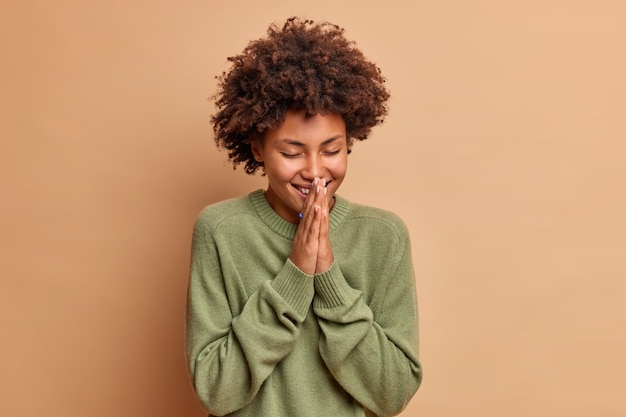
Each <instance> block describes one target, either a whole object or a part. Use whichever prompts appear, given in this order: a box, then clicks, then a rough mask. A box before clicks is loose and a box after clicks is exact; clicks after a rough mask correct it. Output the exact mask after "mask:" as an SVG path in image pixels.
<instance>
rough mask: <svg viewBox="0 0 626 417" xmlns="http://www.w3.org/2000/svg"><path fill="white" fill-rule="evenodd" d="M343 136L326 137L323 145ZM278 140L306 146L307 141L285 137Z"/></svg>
mask: <svg viewBox="0 0 626 417" xmlns="http://www.w3.org/2000/svg"><path fill="white" fill-rule="evenodd" d="M342 137H343V135H342V134H339V135H335V136H332V137H330V138H328V139H326V140H325V141H324V142H322V145H328V144H329V143H332V142H334V141H336V140H338V139H341V138H342ZM278 142H280V143H286V144H288V145H294V146H306V144H305V143H303V142H300V141H299V140H296V139H289V138H284V139H280V140H279V141H278Z"/></svg>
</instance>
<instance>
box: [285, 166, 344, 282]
mask: <svg viewBox="0 0 626 417" xmlns="http://www.w3.org/2000/svg"><path fill="white" fill-rule="evenodd" d="M324 182H325V181H321V180H320V179H319V178H315V180H313V183H312V184H311V189H310V191H309V196H308V197H307V198H306V200H305V201H304V207H303V208H302V219H301V220H300V224H299V226H298V230H297V232H296V236H295V237H294V239H293V245H292V247H291V254H290V255H289V259H291V262H293V263H294V265H296V266H297V267H298V268H299V269H300V270H301V271H302V272H304V273H306V274H309V275H313V274H318V273H321V272H325V271H326V270H328V268H330V266H331V265H332V263H333V260H334V257H333V253H332V248H331V246H330V238H329V229H330V222H329V214H328V213H329V208H328V200H327V198H326V187H325V185H326V184H325V183H324Z"/></svg>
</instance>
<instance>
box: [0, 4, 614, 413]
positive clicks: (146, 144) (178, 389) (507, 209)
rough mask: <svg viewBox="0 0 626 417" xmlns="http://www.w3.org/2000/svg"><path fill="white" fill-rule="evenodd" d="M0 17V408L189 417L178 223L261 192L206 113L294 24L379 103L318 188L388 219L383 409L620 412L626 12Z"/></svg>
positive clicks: (584, 8)
mask: <svg viewBox="0 0 626 417" xmlns="http://www.w3.org/2000/svg"><path fill="white" fill-rule="evenodd" d="M2 3H3V4H2V12H1V13H0V35H1V36H0V48H1V49H0V52H1V54H0V60H1V61H2V63H1V65H0V75H1V77H0V83H1V84H0V87H1V88H0V111H1V112H0V138H1V145H0V172H1V174H2V175H1V176H0V191H1V198H2V204H1V205H0V246H1V248H0V260H1V262H0V277H1V287H0V329H2V330H1V331H2V343H1V345H0V415H3V416H11V417H26V416H29V417H30V416H35V415H46V416H50V417H57V416H58V417H78V416H85V415H88V416H94V417H95V416H103V417H104V416H121V417H136V416H162V417H166V416H168V417H171V416H189V417H191V416H201V415H203V412H202V411H201V410H200V408H199V407H198V406H197V404H196V402H195V399H194V397H193V394H192V391H191V388H190V384H189V383H188V381H187V375H186V371H185V366H184V356H183V310H184V295H185V290H186V276H187V270H188V266H187V262H188V257H189V240H190V233H191V226H192V223H193V220H194V216H195V215H196V213H197V212H198V211H199V210H200V209H201V207H203V206H204V205H206V204H208V203H211V202H214V201H217V200H220V199H223V198H226V197H231V196H236V195H241V194H243V193H246V192H248V191H249V190H251V189H254V188H257V187H261V186H262V185H263V184H264V181H263V179H262V178H260V177H256V178H251V177H248V176H246V175H245V174H244V173H243V172H242V171H241V170H238V171H233V170H232V169H231V167H230V166H229V165H228V164H227V163H226V162H225V155H224V153H220V152H218V151H216V150H215V149H214V146H213V142H212V136H211V131H210V127H209V124H208V114H209V110H210V106H209V103H208V101H207V97H208V96H209V95H210V94H211V93H212V92H213V91H214V88H215V80H214V79H213V76H214V75H215V74H217V73H219V72H221V71H222V70H223V69H225V68H226V61H225V58H226V56H228V55H230V54H233V53H236V52H239V50H240V49H241V48H243V46H244V45H245V44H246V43H247V41H248V40H250V39H253V38H257V37H259V36H261V35H262V34H263V33H264V30H265V27H266V26H267V24H268V23H269V22H270V21H275V20H278V21H282V20H283V19H284V18H285V17H287V16H289V15H293V14H301V15H303V16H305V17H310V18H314V19H327V20H331V21H333V22H336V23H339V24H341V25H342V26H344V27H345V28H346V29H347V34H348V36H349V37H351V38H353V39H355V40H356V41H357V43H358V44H359V45H360V46H361V47H362V49H363V50H364V51H365V53H366V54H367V55H368V56H369V57H370V58H372V59H373V60H375V61H376V62H377V63H378V64H379V65H380V66H381V67H382V69H383V71H384V73H385V74H386V76H387V77H388V79H389V87H390V88H391V90H392V93H393V99H392V102H391V114H390V117H389V118H388V120H387V122H386V124H385V125H384V126H382V127H380V128H378V129H377V130H375V132H374V135H373V137H372V139H371V140H370V141H368V142H365V143H360V144H357V145H356V148H355V150H354V152H353V154H352V156H351V162H350V164H351V167H350V170H351V172H350V173H349V176H348V179H347V181H346V182H345V183H344V186H343V188H342V192H341V194H343V195H344V196H346V197H348V198H351V199H353V200H355V201H359V202H362V203H368V204H373V205H377V206H380V207H384V208H387V209H390V210H393V211H396V212H397V213H399V214H400V215H401V216H402V217H403V218H404V219H405V220H406V222H407V224H408V225H409V227H410V232H411V236H412V239H413V252H414V260H415V267H416V272H417V286H418V291H419V300H420V314H421V320H420V323H421V339H422V342H421V356H422V360H423V363H424V367H425V379H424V383H423V386H422V388H421V389H420V391H419V392H418V394H417V396H416V398H415V399H414V400H413V401H412V403H411V404H410V406H409V408H408V409H407V411H406V412H405V413H403V414H402V415H403V416H429V417H435V416H437V417H458V416H461V415H463V416H508V417H518V416H519V417H521V416H531V415H532V416H565V415H567V416H575V417H576V416H580V417H588V416H592V415H593V416H622V415H624V413H625V412H626V402H625V401H624V399H623V398H624V397H623V396H624V391H625V389H626V384H625V382H624V381H625V378H624V376H623V367H624V365H625V360H624V353H623V352H624V351H626V332H625V331H624V328H625V325H626V306H625V304H626V303H625V300H624V298H625V296H624V295H625V294H626V284H624V278H626V261H625V257H626V237H625V233H624V232H626V216H625V215H624V213H625V211H626V198H625V197H624V189H625V188H626V175H625V174H626V169H625V168H624V160H625V159H626V146H625V144H624V140H625V138H626V122H625V120H626V116H625V115H626V81H625V80H626V77H625V76H624V74H626V54H624V39H626V18H625V16H626V6H625V5H624V3H623V2H620V1H609V0H596V1H593V2H592V1H587V2H585V1H565V0H553V1H550V0H548V1H545V0H543V1H540V0H531V1H524V2H522V1H516V2H505V1H499V0H478V1H462V0H452V1H428V2H425V1H417V2H407V4H404V3H405V2H404V1H397V0H391V1H384V2H367V1H366V2H363V1H356V0H355V1H348V2H339V1H336V0H333V1H330V0H328V1H327V0H321V1H318V2H313V3H308V5H307V6H296V7H294V6H293V5H292V3H293V2H281V1H279V0H266V1H263V2H249V4H247V5H245V6H242V5H240V4H238V3H239V2H221V3H223V4H219V5H218V4H214V3H216V2H206V1H178V2H164V1H163V2H161V1H156V2H155V1H147V0H143V1H142V0H130V1H122V0H114V1H106V2H105V1H101V2H90V1H79V0H75V1H72V0H59V1H55V2H52V1H48V2H45V1H22V2H18V1H12V2H11V1H6V0H4V1H3V2H2ZM409 4H412V5H409ZM242 13H243V14H242Z"/></svg>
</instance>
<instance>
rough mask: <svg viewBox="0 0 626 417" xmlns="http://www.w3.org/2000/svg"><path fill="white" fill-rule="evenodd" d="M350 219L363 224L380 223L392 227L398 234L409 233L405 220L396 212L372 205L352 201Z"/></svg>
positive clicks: (382, 225) (380, 225) (381, 225)
mask: <svg viewBox="0 0 626 417" xmlns="http://www.w3.org/2000/svg"><path fill="white" fill-rule="evenodd" d="M346 220H348V221H356V222H359V223H361V224H362V225H372V226H374V225H378V226H379V227H386V228H389V229H392V230H393V231H394V232H395V233H396V234H398V235H400V236H404V235H407V234H408V231H407V227H406V224H405V223H404V220H403V219H402V218H401V217H400V216H399V215H398V214H396V213H395V212H393V211H390V210H387V209H383V208H380V207H374V206H370V205H364V204H358V203H352V202H351V203H350V213H349V216H348V218H347V219H346Z"/></svg>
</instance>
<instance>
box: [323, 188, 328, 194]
mask: <svg viewBox="0 0 626 417" xmlns="http://www.w3.org/2000/svg"><path fill="white" fill-rule="evenodd" d="M326 194H328V188H326V187H324V195H326Z"/></svg>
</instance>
